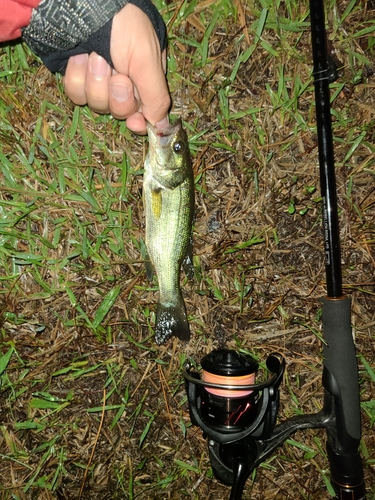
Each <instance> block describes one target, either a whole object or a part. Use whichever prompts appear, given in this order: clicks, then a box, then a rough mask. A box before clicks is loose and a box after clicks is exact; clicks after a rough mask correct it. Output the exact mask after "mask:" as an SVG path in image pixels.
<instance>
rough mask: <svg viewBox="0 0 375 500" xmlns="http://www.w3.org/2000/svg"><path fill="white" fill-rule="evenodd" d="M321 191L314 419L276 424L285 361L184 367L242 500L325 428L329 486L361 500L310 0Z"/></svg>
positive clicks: (347, 498) (316, 9)
mask: <svg viewBox="0 0 375 500" xmlns="http://www.w3.org/2000/svg"><path fill="white" fill-rule="evenodd" d="M310 18H311V40H312V52H313V65H314V87H315V101H316V120H317V130H318V155H319V171H320V185H321V195H322V205H323V232H324V254H325V267H326V284H327V285H326V286H327V295H326V296H324V297H322V298H321V302H322V304H323V313H322V323H323V338H324V346H323V357H324V361H323V376H322V385H323V388H324V404H323V408H322V410H321V411H319V412H318V413H316V414H307V415H300V416H297V417H293V418H290V419H288V420H285V421H284V422H281V423H280V424H278V425H276V419H277V413H278V408H279V386H280V384H281V381H282V377H283V373H284V369H285V360H284V359H283V357H282V356H281V354H279V353H271V354H270V355H269V356H268V358H267V361H266V366H267V369H268V371H269V373H270V375H271V376H270V377H269V378H268V379H266V380H264V381H262V382H258V383H257V382H256V377H257V372H258V363H257V362H256V361H255V359H253V358H252V356H250V355H244V354H240V353H238V352H236V351H234V350H229V349H221V350H216V351H212V352H211V353H210V354H208V355H207V356H205V357H204V358H203V359H202V360H201V368H202V371H201V373H199V372H198V371H197V370H196V369H194V367H193V363H191V362H190V361H188V362H187V363H186V364H185V366H184V369H183V374H184V377H185V382H186V391H187V395H188V402H189V411H190V418H191V421H192V423H193V425H196V426H198V427H200V428H201V429H202V430H203V434H204V436H205V437H206V438H207V442H208V450H209V457H210V462H211V467H212V470H213V473H214V475H215V476H216V477H217V478H218V479H219V480H220V481H221V482H223V483H224V484H227V485H229V486H231V487H232V488H231V494H230V500H241V498H242V492H243V489H244V486H245V483H246V480H247V478H248V477H249V475H250V474H251V472H252V471H253V470H254V469H255V468H256V467H257V466H258V465H260V463H261V462H263V461H264V460H265V459H266V458H267V457H268V456H270V455H271V454H272V453H273V451H274V450H275V449H276V448H277V447H278V446H280V445H281V444H282V443H283V442H284V441H285V440H286V439H287V438H288V437H289V436H290V435H291V434H292V433H294V432H295V431H297V430H299V429H308V428H310V429H311V428H325V429H326V434H327V445H326V446H327V454H328V459H329V464H330V470H331V484H332V486H333V488H334V491H335V493H336V498H337V499H338V500H363V499H365V497H366V492H365V483H364V476H363V466H362V460H361V457H360V454H359V451H358V448H359V443H360V438H361V419H360V399H359V384H358V367H357V362H356V354H355V347H354V342H353V338H352V331H351V323H350V313H351V301H350V299H349V298H348V297H346V296H344V295H343V291H342V276H341V252H340V242H339V225H338V213H337V200H336V179H335V169H334V151H333V137H332V123H331V112H330V91H329V83H330V82H332V81H334V80H335V79H336V77H337V73H336V69H335V65H334V63H333V62H332V61H331V60H330V58H329V56H328V54H327V49H326V44H327V40H326V31H325V19H324V4H323V0H310Z"/></svg>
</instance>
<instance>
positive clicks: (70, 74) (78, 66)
mask: <svg viewBox="0 0 375 500" xmlns="http://www.w3.org/2000/svg"><path fill="white" fill-rule="evenodd" d="M88 60H89V55H88V54H79V55H77V56H72V57H70V58H69V61H68V64H67V66H66V72H65V76H64V78H63V85H64V90H65V93H66V95H67V96H68V97H69V99H70V100H71V101H72V102H74V104H78V105H80V106H83V105H84V104H86V103H87V99H86V91H85V82H86V73H87V66H88Z"/></svg>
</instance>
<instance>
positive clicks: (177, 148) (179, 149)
mask: <svg viewBox="0 0 375 500" xmlns="http://www.w3.org/2000/svg"><path fill="white" fill-rule="evenodd" d="M173 151H174V152H175V153H177V154H178V155H181V154H182V153H183V152H184V151H185V144H184V143H183V142H182V141H176V142H175V143H174V144H173Z"/></svg>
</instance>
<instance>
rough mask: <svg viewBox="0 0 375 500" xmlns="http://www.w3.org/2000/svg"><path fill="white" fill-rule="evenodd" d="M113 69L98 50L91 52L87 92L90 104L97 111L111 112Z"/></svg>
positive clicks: (86, 84)
mask: <svg viewBox="0 0 375 500" xmlns="http://www.w3.org/2000/svg"><path fill="white" fill-rule="evenodd" d="M111 75H112V69H111V67H110V65H109V64H108V63H107V61H106V60H105V59H104V58H103V57H101V56H99V55H98V54H97V53H96V52H91V54H90V56H89V60H88V64H87V72H86V81H85V93H86V100H87V101H86V102H87V104H88V106H89V107H90V108H91V109H92V110H93V111H96V112H97V113H108V112H109V81H110V78H111Z"/></svg>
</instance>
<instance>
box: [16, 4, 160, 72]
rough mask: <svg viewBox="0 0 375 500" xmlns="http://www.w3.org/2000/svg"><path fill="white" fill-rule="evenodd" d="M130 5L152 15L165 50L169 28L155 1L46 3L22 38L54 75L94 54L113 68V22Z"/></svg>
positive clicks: (152, 20) (151, 18)
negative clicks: (71, 59) (74, 58)
mask: <svg viewBox="0 0 375 500" xmlns="http://www.w3.org/2000/svg"><path fill="white" fill-rule="evenodd" d="M127 3H132V4H134V5H136V6H137V7H139V8H140V9H141V10H143V12H145V14H147V15H148V17H149V19H150V20H151V22H152V24H153V26H154V29H155V32H156V34H157V36H158V38H159V42H160V46H161V50H164V49H165V47H166V40H167V37H166V28H165V24H164V21H163V19H162V18H161V16H160V14H159V12H158V11H157V9H156V7H155V6H154V4H153V3H152V2H151V0H64V1H61V0H42V1H41V3H40V4H39V6H38V7H37V8H36V9H33V13H32V16H31V21H30V24H29V26H27V27H26V28H25V29H24V30H23V33H22V38H23V40H24V41H25V42H26V43H27V44H28V46H29V47H30V48H31V49H32V50H33V52H35V54H37V55H38V56H39V57H40V58H41V59H42V61H43V62H44V64H45V65H46V66H47V68H48V69H50V70H51V71H52V72H53V73H55V72H58V73H62V74H64V73H65V69H66V65H67V63H68V59H69V57H71V56H73V55H77V54H82V53H90V52H96V53H98V54H99V55H101V56H102V57H104V58H105V59H106V60H107V61H108V62H109V63H110V64H111V65H112V66H113V64H112V59H111V55H110V40H111V29H112V19H113V16H114V15H115V14H117V12H119V11H120V10H121V9H122V7H124V5H126V4H127Z"/></svg>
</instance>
